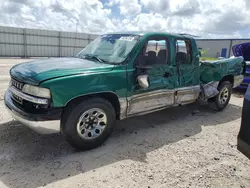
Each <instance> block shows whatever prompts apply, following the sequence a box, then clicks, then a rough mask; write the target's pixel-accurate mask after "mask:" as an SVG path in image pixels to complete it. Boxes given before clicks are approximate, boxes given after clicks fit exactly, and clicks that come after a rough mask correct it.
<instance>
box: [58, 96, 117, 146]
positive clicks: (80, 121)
mask: <svg viewBox="0 0 250 188" xmlns="http://www.w3.org/2000/svg"><path fill="white" fill-rule="evenodd" d="M114 123H115V111H114V108H113V106H112V105H111V104H110V103H109V102H108V101H106V100H104V99H101V98H92V99H89V100H84V101H82V102H80V103H79V104H77V105H76V106H75V107H74V106H73V105H72V106H70V107H68V108H67V109H66V111H65V113H63V120H62V127H61V129H62V130H61V131H62V133H63V135H64V136H65V138H66V140H67V141H68V142H69V144H70V145H71V146H73V147H74V148H76V149H78V150H88V149H93V148H96V147H98V146H100V145H101V144H103V143H104V141H105V140H106V139H107V138H108V137H109V135H110V134H111V132H112V130H113V126H114Z"/></svg>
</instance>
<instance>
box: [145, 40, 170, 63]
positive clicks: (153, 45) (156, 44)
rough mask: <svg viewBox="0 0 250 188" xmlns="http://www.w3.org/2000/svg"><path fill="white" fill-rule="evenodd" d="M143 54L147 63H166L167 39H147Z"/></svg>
mask: <svg viewBox="0 0 250 188" xmlns="http://www.w3.org/2000/svg"><path fill="white" fill-rule="evenodd" d="M143 55H144V56H145V60H146V64H147V65H155V64H166V63H168V49H167V41H166V40H165V39H159V40H153V39H152V40H149V41H148V42H147V44H146V46H145V51H144V54H143Z"/></svg>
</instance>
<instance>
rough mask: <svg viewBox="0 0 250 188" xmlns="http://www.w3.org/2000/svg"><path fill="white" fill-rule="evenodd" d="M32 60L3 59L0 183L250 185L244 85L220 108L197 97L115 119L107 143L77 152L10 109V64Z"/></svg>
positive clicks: (3, 186) (163, 187)
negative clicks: (241, 146) (240, 137)
mask: <svg viewBox="0 0 250 188" xmlns="http://www.w3.org/2000/svg"><path fill="white" fill-rule="evenodd" d="M29 60H30V59H0V188H7V187H8V188H22V187H27V188H31V187H48V188H52V187H60V188H66V187H70V188H75V187H76V188H77V187H84V188H90V187H91V188H92V187H98V188H99V187H105V188H106V187H107V188H108V187H116V188H118V187H120V188H121V187H124V188H127V187H131V188H132V187H133V188H134V187H140V188H149V187H150V188H168V187H170V188H172V187H178V188H179V187H183V188H184V187H185V188H186V187H195V188H203V187H213V188H221V187H223V188H227V187H230V188H236V187H237V188H250V160H248V159H247V158H246V157H245V156H243V155H242V154H241V153H239V152H238V151H237V149H236V138H237V134H238V131H239V127H240V121H241V110H242V102H243V98H242V95H243V93H244V91H243V92H242V91H237V92H236V93H234V95H233V97H232V98H231V101H230V104H229V106H228V107H227V108H226V109H225V110H224V111H223V112H220V113H215V112H213V111H212V110H210V109H209V108H208V107H207V106H206V105H199V104H192V105H188V106H184V107H177V108H171V109H167V110H163V111H160V112H156V113H153V114H150V115H145V116H141V117H136V118H131V119H127V120H124V121H120V122H117V126H116V129H115V131H114V133H113V135H112V136H111V137H110V139H109V140H108V141H107V142H106V143H105V144H104V145H103V146H101V147H99V148H97V149H94V150H91V151H87V152H76V151H74V150H73V149H72V148H71V147H70V146H69V145H68V144H67V143H66V142H65V141H64V140H63V138H62V137H61V136H60V135H58V134H55V135H39V134H37V133H35V132H33V131H32V130H30V129H29V128H27V127H25V126H23V125H21V124H20V123H18V122H16V121H13V120H12V119H11V117H10V116H9V114H8V113H7V111H6V109H5V107H4V104H3V93H4V91H5V89H6V88H7V87H8V81H9V76H8V73H9V69H10V67H11V66H13V65H14V64H16V63H19V62H24V61H29Z"/></svg>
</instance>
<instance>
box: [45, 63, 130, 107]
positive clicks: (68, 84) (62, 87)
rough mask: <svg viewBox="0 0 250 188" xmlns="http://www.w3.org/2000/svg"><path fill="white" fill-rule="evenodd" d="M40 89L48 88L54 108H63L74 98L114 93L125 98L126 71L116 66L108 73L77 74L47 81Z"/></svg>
mask: <svg viewBox="0 0 250 188" xmlns="http://www.w3.org/2000/svg"><path fill="white" fill-rule="evenodd" d="M41 86H42V87H46V88H50V90H51V95H52V98H53V106H54V107H63V106H65V105H66V104H67V103H68V102H69V101H71V100H72V99H74V98H77V97H80V96H84V95H90V94H96V93H103V92H112V93H115V94H116V95H117V96H118V98H123V97H126V69H125V66H123V65H118V66H115V67H114V68H113V70H112V71H109V72H96V73H92V74H91V73H88V74H84V73H83V74H79V75H74V76H66V77H60V78H55V79H52V80H47V81H45V82H42V83H41Z"/></svg>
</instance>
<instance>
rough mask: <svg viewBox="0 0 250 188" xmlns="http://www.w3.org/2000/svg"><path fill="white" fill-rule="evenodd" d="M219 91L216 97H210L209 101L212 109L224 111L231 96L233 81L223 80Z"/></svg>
mask: <svg viewBox="0 0 250 188" xmlns="http://www.w3.org/2000/svg"><path fill="white" fill-rule="evenodd" d="M218 91H219V93H218V94H217V95H216V96H215V97H213V98H210V99H208V102H209V105H210V107H211V108H212V109H214V110H216V111H222V110H224V109H225V108H226V106H227V105H228V103H229V101H230V98H231V94H232V85H231V83H230V82H228V81H224V82H222V83H221V84H220V85H219V87H218Z"/></svg>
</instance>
